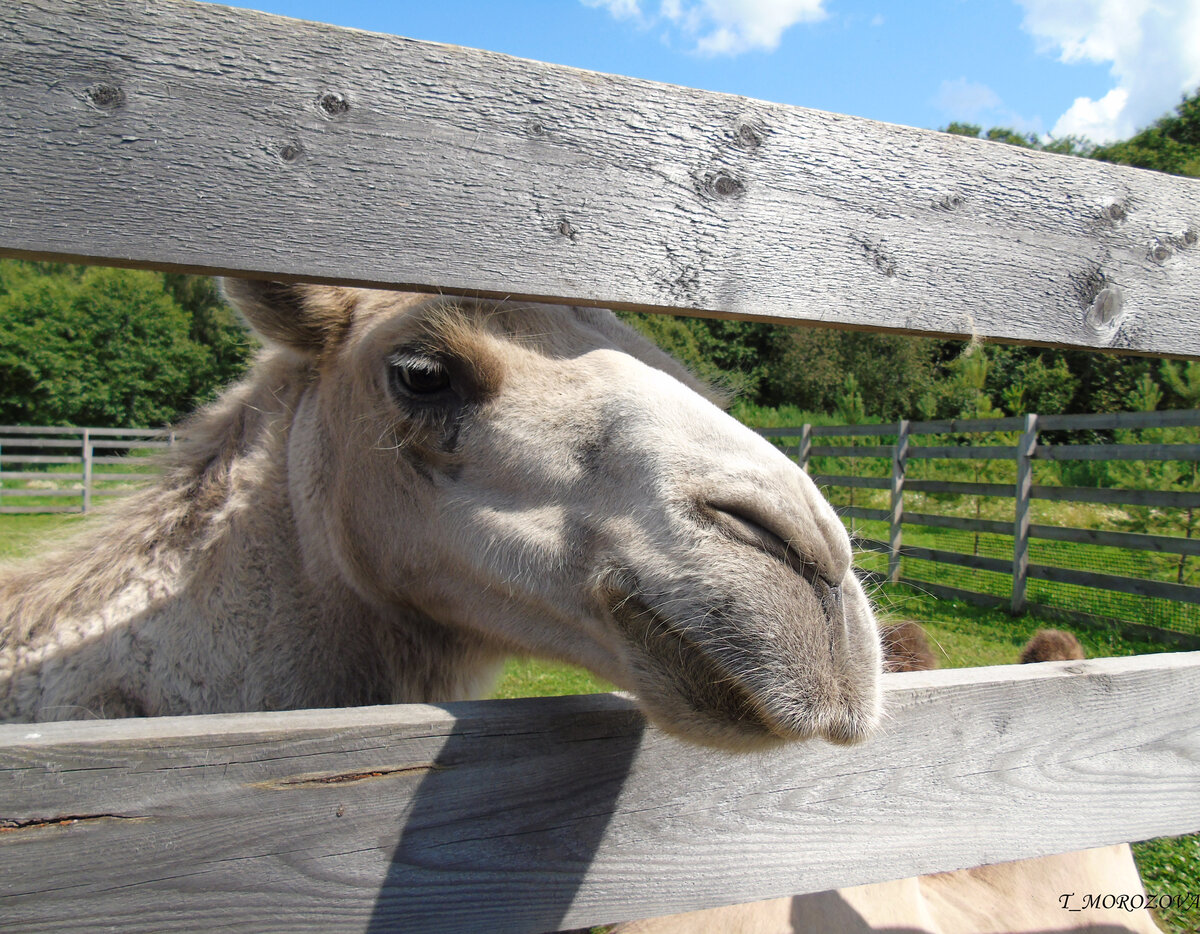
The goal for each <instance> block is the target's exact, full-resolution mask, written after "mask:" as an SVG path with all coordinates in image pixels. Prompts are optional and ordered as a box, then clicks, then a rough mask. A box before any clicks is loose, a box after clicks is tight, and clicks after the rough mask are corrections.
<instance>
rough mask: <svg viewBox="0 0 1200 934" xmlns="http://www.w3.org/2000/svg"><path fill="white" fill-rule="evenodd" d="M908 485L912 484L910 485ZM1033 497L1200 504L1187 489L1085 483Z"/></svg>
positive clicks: (1038, 490) (1041, 490)
mask: <svg viewBox="0 0 1200 934" xmlns="http://www.w3.org/2000/svg"><path fill="white" fill-rule="evenodd" d="M910 485H911V484H910ZM1033 497H1034V499H1048V500H1053V501H1056V502H1062V501H1064V500H1065V501H1067V502H1071V503H1107V504H1110V505H1115V506H1161V507H1163V508H1165V509H1188V508H1196V507H1200V493H1193V492H1190V491H1187V490H1125V489H1109V488H1107V487H1087V486H1035V487H1034V488H1033Z"/></svg>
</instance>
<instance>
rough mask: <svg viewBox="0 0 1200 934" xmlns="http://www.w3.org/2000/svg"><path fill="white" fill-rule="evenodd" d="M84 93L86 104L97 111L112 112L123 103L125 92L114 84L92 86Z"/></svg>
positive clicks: (103, 83)
mask: <svg viewBox="0 0 1200 934" xmlns="http://www.w3.org/2000/svg"><path fill="white" fill-rule="evenodd" d="M85 93H86V95H87V102H88V103H89V104H91V105H92V106H93V107H95V108H96V109H97V110H105V111H113V110H116V109H117V108H118V107H120V106H121V105H122V104H124V103H125V92H124V91H123V90H122V89H121V88H120V87H118V86H117V85H115V84H107V83H105V82H100V83H99V84H93V85H92V86H91V87H90V88H88V89H87V91H86V92H85Z"/></svg>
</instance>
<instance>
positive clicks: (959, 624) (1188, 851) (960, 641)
mask: <svg viewBox="0 0 1200 934" xmlns="http://www.w3.org/2000/svg"><path fill="white" fill-rule="evenodd" d="M86 521H88V518H87V517H84V516H79V515H49V516H46V515H32V516H0V557H21V556H24V555H32V554H35V553H36V552H37V551H38V550H39V549H40V548H41V547H43V543H44V542H45V540H46V538H47V537H54V536H56V535H57V533H59V532H61V531H64V530H69V529H70V528H72V527H78V526H79V525H80V524H81V523H83V522H86ZM872 596H873V598H874V599H875V601H876V603H877V604H878V606H879V607H880V610H881V614H882V616H883V617H884V618H885V619H891V620H900V619H912V620H916V621H917V622H920V623H921V625H922V626H924V627H925V629H926V631H927V632H928V634H929V637H930V642H931V644H932V646H933V648H934V651H935V653H937V655H938V657H939V661H940V664H941V666H942V667H943V668H963V667H973V666H979V665H1007V664H1012V663H1014V662H1015V661H1016V659H1017V656H1018V654H1019V653H1020V650H1021V647H1022V646H1023V645H1024V644H1025V642H1026V641H1027V640H1028V638H1029V637H1030V636H1031V635H1032V634H1033V633H1034V631H1035V630H1037V629H1039V628H1042V627H1043V626H1045V625H1047V623H1046V622H1045V621H1043V620H1038V619H1035V618H1033V617H1030V616H1023V617H1017V618H1013V617H1011V616H1009V615H1008V614H1007V613H1003V612H999V611H996V610H988V609H983V608H980V607H976V606H972V605H970V604H967V603H963V602H961V601H954V600H942V599H936V598H934V597H931V596H928V595H926V594H921V593H917V592H914V591H913V590H911V589H909V588H908V587H904V586H893V585H886V584H885V585H881V586H879V587H877V588H874V590H873V593H872ZM1054 625H1056V626H1058V627H1059V628H1063V629H1068V630H1070V631H1072V632H1074V633H1075V634H1076V636H1077V637H1078V638H1079V641H1080V642H1081V643H1082V645H1083V646H1084V649H1085V651H1086V652H1087V654H1088V655H1089V657H1105V656H1118V655H1134V654H1145V653H1150V652H1162V651H1168V648H1167V647H1166V646H1164V645H1162V644H1160V643H1155V642H1146V641H1139V640H1136V639H1129V638H1125V637H1122V636H1120V635H1118V634H1117V633H1115V632H1112V631H1109V630H1102V629H1091V628H1084V627H1078V626H1072V625H1069V624H1064V623H1056V624H1054ZM611 689H612V687H611V685H609V684H607V683H606V682H604V681H603V680H601V679H599V678H597V677H596V676H595V675H593V674H591V673H590V672H587V671H585V670H583V669H581V668H578V667H576V666H573V665H566V664H561V663H554V662H544V661H537V660H532V659H511V660H509V662H508V663H507V664H506V665H505V668H504V672H503V674H502V676H501V678H500V681H499V683H498V684H497V686H496V688H495V690H494V692H493V694H492V696H493V697H499V698H506V697H545V696H553V695H562V694H588V693H596V692H603V691H608V690H611ZM1133 850H1134V855H1135V858H1136V859H1137V863H1138V869H1139V871H1140V872H1141V874H1142V879H1143V880H1144V882H1145V884H1146V888H1147V890H1148V891H1149V892H1151V893H1154V894H1157V895H1160V896H1161V895H1164V894H1168V893H1169V894H1172V895H1173V896H1175V897H1176V898H1177V899H1179V898H1182V897H1186V896H1188V895H1189V894H1191V895H1194V894H1195V892H1196V890H1197V880H1198V879H1200V835H1195V834H1194V835H1191V836H1185V837H1173V838H1167V837H1164V838H1160V839H1157V840H1151V841H1148V842H1146V843H1138V844H1134V847H1133ZM1159 922H1160V924H1161V925H1162V926H1163V928H1164V929H1165V930H1168V931H1170V932H1173V934H1189V932H1195V931H1200V908H1196V907H1195V906H1191V907H1185V908H1182V909H1176V908H1172V909H1170V910H1168V911H1164V912H1160V913H1159Z"/></svg>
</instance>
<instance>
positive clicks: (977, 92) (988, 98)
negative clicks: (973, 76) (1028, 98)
mask: <svg viewBox="0 0 1200 934" xmlns="http://www.w3.org/2000/svg"><path fill="white" fill-rule="evenodd" d="M933 104H934V106H935V107H937V108H938V109H939V110H941V112H942V113H943V114H945V115H946V118H947V119H949V120H957V121H961V122H964V123H978V124H981V125H982V126H985V127H986V126H1002V127H1007V128H1008V129H1011V130H1016V131H1017V132H1018V133H1034V134H1036V135H1038V136H1040V135H1042V133H1043V132H1044V129H1045V128H1044V127H1043V125H1042V122H1041V121H1040V120H1038V119H1036V118H1035V119H1033V120H1030V119H1028V118H1026V117H1023V116H1021V114H1019V113H1017V112H1016V111H1015V110H1012V109H1011V108H1009V107H1006V106H1005V104H1004V101H1003V100H1001V99H1000V95H999V94H997V93H996V92H995V91H993V90H992V89H991V88H990V87H988V86H987V85H986V84H979V83H978V82H975V81H968V80H967V79H966V78H956V79H954V80H953V81H943V82H942V83H941V86H940V87H939V88H938V92H937V94H936V95H934V98H933Z"/></svg>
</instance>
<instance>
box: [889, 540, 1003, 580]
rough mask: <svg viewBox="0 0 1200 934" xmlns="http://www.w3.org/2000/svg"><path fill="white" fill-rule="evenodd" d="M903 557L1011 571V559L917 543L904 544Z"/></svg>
mask: <svg viewBox="0 0 1200 934" xmlns="http://www.w3.org/2000/svg"><path fill="white" fill-rule="evenodd" d="M900 556H901V557H903V558H917V559H919V560H921V561H936V562H938V563H940V564H955V565H958V566H959V567H964V568H974V569H975V570H976V571H996V572H998V573H1000V574H1011V573H1012V560H1011V559H1005V558H990V557H988V556H987V555H968V554H963V553H962V552H960V551H946V550H945V549H942V548H922V547H921V546H919V545H904V546H902V547H901V549H900Z"/></svg>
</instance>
